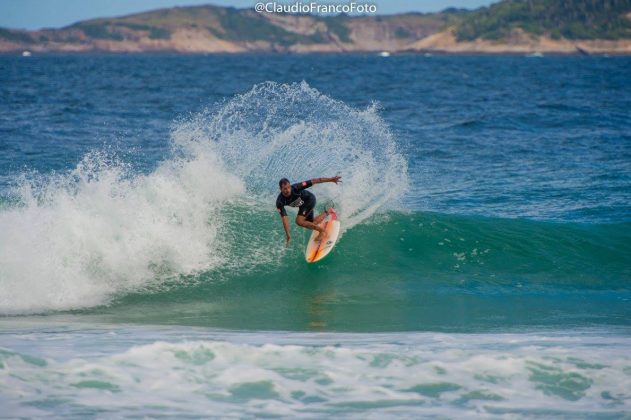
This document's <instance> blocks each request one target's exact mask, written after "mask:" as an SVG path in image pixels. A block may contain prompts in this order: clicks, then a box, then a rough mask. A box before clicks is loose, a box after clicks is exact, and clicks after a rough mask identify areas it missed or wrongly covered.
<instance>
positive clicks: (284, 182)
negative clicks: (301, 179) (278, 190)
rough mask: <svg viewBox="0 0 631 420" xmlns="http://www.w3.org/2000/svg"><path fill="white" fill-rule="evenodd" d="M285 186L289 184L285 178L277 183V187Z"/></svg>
mask: <svg viewBox="0 0 631 420" xmlns="http://www.w3.org/2000/svg"><path fill="white" fill-rule="evenodd" d="M285 184H289V180H288V179H287V178H281V180H280V181H278V186H279V187H282V186H283V185H285Z"/></svg>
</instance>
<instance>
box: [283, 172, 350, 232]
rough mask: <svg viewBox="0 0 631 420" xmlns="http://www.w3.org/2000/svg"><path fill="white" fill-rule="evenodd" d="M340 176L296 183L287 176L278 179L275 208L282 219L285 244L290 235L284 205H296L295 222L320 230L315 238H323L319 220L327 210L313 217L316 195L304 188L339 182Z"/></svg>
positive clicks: (322, 218) (307, 227) (325, 214)
mask: <svg viewBox="0 0 631 420" xmlns="http://www.w3.org/2000/svg"><path fill="white" fill-rule="evenodd" d="M341 179H342V177H341V176H334V177H332V178H314V179H310V180H308V181H303V182H299V183H297V184H291V183H290V182H289V180H288V179H287V178H283V179H281V180H280V181H278V187H279V188H280V194H278V198H277V199H276V208H277V209H278V213H280V216H281V219H282V220H283V228H284V229H285V244H289V240H290V239H291V236H290V235H289V219H288V217H287V211H285V206H290V207H298V216H296V224H297V225H298V226H301V227H304V228H306V229H311V230H317V231H318V232H320V233H319V234H318V236H317V238H316V239H315V240H316V241H320V240H322V239H323V238H324V228H322V227H320V226H319V225H320V222H321V221H322V220H324V218H325V217H326V216H327V214H328V211H327V210H324V211H323V212H322V213H320V214H319V215H318V216H316V217H314V216H313V215H314V213H313V209H314V208H315V205H316V197H315V195H314V194H313V193H311V192H309V191H307V190H306V189H307V188H309V187H311V186H312V185H315V184H322V183H324V182H334V183H336V184H337V183H339V182H342V181H341Z"/></svg>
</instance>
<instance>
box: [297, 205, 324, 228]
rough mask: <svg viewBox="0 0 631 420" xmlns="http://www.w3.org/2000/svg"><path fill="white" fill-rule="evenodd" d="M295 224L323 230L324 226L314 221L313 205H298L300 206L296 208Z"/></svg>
mask: <svg viewBox="0 0 631 420" xmlns="http://www.w3.org/2000/svg"><path fill="white" fill-rule="evenodd" d="M314 204H315V203H314ZM296 224H297V225H298V226H302V227H304V228H307V229H312V230H317V231H318V232H324V228H322V227H320V226H318V225H317V224H316V223H314V218H313V206H307V205H304V206H300V208H299V209H298V217H296Z"/></svg>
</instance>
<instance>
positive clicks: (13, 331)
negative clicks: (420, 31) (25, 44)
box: [0, 54, 631, 418]
mask: <svg viewBox="0 0 631 420" xmlns="http://www.w3.org/2000/svg"><path fill="white" fill-rule="evenodd" d="M630 67H631V58H630V57H606V56H599V57H584V56H546V57H523V56H440V55H435V56H421V55H395V56H390V57H379V56H376V55H369V54H349V55H320V54H313V55H284V54H273V55H272V54H270V55H266V54H241V55H207V56H204V55H168V54H164V55H106V54H103V55H99V54H88V55H34V56H32V57H17V56H9V55H4V56H0V98H1V99H2V100H1V101H0V407H3V408H2V410H0V411H1V412H0V417H4V418H22V417H57V418H59V417H63V418H95V417H96V418H104V417H143V418H144V417H178V418H183V417H190V418H198V417H245V418H250V417H258V416H264V417H292V418H293V417H306V418H322V417H331V416H334V417H351V418H358V417H362V418H384V417H394V416H397V417H404V418H418V417H447V418H470V417H479V416H484V417H498V418H502V417H510V418H514V417H542V418H548V417H552V416H554V417H566V418H624V417H627V416H629V415H630V413H631V352H630V351H629V349H630V348H631V113H630V110H631V88H630V86H631V73H629V71H628V69H629V68H630ZM333 175H340V176H342V181H343V183H342V184H340V185H334V184H322V185H316V186H314V187H312V188H311V191H312V192H313V193H314V194H316V196H317V200H318V205H317V209H318V210H319V209H323V208H324V207H325V206H327V205H334V206H335V208H336V209H337V211H338V214H339V217H340V220H341V223H342V232H341V237H340V239H339V241H338V244H337V246H336V248H335V249H334V251H333V252H332V253H331V254H330V255H329V256H328V257H327V258H325V259H324V260H322V261H321V262H319V263H316V264H307V263H305V261H304V248H305V246H306V243H307V239H308V233H309V232H307V231H305V230H303V229H301V228H299V227H298V226H296V225H295V224H293V218H294V215H295V211H294V210H293V209H289V216H290V220H292V223H291V231H292V240H291V242H290V243H289V246H288V247H285V246H284V234H283V230H282V225H281V222H280V218H279V217H278V214H277V212H276V210H275V199H276V195H277V194H278V180H279V179H280V178H282V177H287V178H289V179H290V180H292V182H298V181H302V180H305V179H310V178H315V177H328V176H333Z"/></svg>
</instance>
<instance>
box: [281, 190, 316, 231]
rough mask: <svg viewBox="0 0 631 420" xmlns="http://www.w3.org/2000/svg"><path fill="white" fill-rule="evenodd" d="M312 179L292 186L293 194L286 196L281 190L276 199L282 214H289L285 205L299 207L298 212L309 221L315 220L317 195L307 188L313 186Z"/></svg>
mask: <svg viewBox="0 0 631 420" xmlns="http://www.w3.org/2000/svg"><path fill="white" fill-rule="evenodd" d="M312 185H313V183H312V182H311V181H303V182H299V183H297V184H293V185H292V186H291V195H290V196H289V197H285V196H284V195H283V193H282V192H281V193H280V194H278V198H277V199H276V208H277V209H278V212H279V213H280V215H281V217H282V216H287V211H286V210H285V206H290V207H298V214H299V215H300V216H304V217H305V219H307V220H308V221H309V222H313V208H314V207H315V205H316V197H315V195H313V194H312V193H310V192H309V191H307V190H306V188H309V187H310V186H312Z"/></svg>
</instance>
